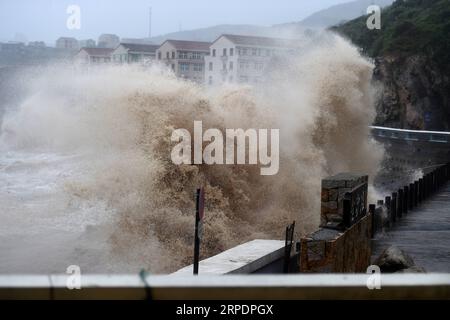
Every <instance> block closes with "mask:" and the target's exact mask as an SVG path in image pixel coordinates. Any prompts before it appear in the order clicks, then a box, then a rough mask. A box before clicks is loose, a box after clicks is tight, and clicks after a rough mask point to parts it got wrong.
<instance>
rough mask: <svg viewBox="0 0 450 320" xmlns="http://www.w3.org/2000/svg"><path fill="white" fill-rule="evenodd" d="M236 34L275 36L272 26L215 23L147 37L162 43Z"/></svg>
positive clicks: (212, 39)
mask: <svg viewBox="0 0 450 320" xmlns="http://www.w3.org/2000/svg"><path fill="white" fill-rule="evenodd" d="M224 33H229V34H238V35H250V36H262V35H266V36H270V35H273V36H276V33H275V31H274V30H273V28H272V27H263V26H254V25H227V24H224V25H217V26H213V27H209V28H202V29H194V30H186V31H179V32H172V33H168V34H165V35H161V36H157V37H152V38H150V39H147V40H149V41H151V42H153V43H156V44H158V43H162V42H164V41H165V40H167V39H173V40H192V41H214V40H216V39H217V38H218V37H219V36H220V35H221V34H224Z"/></svg>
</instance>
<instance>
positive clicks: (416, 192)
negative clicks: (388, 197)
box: [414, 180, 419, 207]
mask: <svg viewBox="0 0 450 320" xmlns="http://www.w3.org/2000/svg"><path fill="white" fill-rule="evenodd" d="M418 204H419V182H418V181H417V180H416V181H414V207H417V205H418Z"/></svg>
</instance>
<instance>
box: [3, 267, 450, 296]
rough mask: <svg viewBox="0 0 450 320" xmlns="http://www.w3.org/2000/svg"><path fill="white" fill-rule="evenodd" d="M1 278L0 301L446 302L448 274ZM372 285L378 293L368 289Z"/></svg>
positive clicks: (13, 276)
mask: <svg viewBox="0 0 450 320" xmlns="http://www.w3.org/2000/svg"><path fill="white" fill-rule="evenodd" d="M68 277H69V276H67V275H28V276H20V275H10V276H5V275H3V276H0V299H44V300H67V299H135V300H137V299H141V300H142V299H150V300H166V299H168V300H196V299H202V300H215V299H223V300H231V299H233V300H236V299H255V300H256V299H257V300H260V299H261V300H263V299H269V300H276V299H333V300H334V299H406V298H407V299H449V298H450V274H432V273H430V274H395V275H394V274H378V275H373V274H309V275H264V276H259V275H254V276H242V275H235V276H197V277H194V276H190V277H175V276H145V277H141V276H139V275H83V276H82V277H81V289H72V290H69V289H68V288H67V286H66V282H67V280H68ZM373 281H375V282H378V285H379V287H380V289H372V290H371V289H369V288H370V286H371V285H372V284H374V283H373Z"/></svg>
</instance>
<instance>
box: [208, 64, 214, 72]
mask: <svg viewBox="0 0 450 320" xmlns="http://www.w3.org/2000/svg"><path fill="white" fill-rule="evenodd" d="M209 71H213V63H212V62H210V63H209Z"/></svg>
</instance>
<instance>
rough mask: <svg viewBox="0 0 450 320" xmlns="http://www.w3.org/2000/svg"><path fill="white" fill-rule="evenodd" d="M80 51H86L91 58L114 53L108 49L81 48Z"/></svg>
mask: <svg viewBox="0 0 450 320" xmlns="http://www.w3.org/2000/svg"><path fill="white" fill-rule="evenodd" d="M81 50H84V51H86V52H87V53H88V54H89V55H91V56H107V55H110V54H111V52H113V51H114V49H110V48H81V49H80V51H81Z"/></svg>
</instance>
